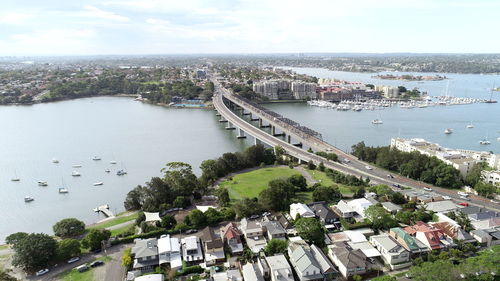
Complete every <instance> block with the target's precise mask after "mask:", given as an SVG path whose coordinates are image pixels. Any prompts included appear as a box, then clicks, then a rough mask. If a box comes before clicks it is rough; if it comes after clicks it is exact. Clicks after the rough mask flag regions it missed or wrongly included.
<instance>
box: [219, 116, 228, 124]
mask: <svg viewBox="0 0 500 281" xmlns="http://www.w3.org/2000/svg"><path fill="white" fill-rule="evenodd" d="M219 122H221V123H225V122H227V120H226V119H225V118H224V116H221V117H220V120H219Z"/></svg>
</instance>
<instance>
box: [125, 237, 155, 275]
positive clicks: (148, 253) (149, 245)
mask: <svg viewBox="0 0 500 281" xmlns="http://www.w3.org/2000/svg"><path fill="white" fill-rule="evenodd" d="M131 253H132V256H133V257H134V263H133V265H132V268H133V269H134V270H138V271H141V272H150V271H153V270H154V269H155V267H157V266H158V265H159V259H158V240H157V239H156V238H150V239H139V240H136V241H135V245H134V247H132V251H131Z"/></svg>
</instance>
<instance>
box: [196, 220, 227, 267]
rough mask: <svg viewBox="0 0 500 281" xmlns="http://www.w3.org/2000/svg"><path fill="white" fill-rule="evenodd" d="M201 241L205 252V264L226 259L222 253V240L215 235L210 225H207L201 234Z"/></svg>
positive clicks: (209, 264)
mask: <svg viewBox="0 0 500 281" xmlns="http://www.w3.org/2000/svg"><path fill="white" fill-rule="evenodd" d="M201 239H202V241H203V252H204V253H205V262H206V264H207V266H212V265H215V264H218V263H221V262H224V261H225V260H226V256H225V255H224V242H222V239H221V238H220V237H219V236H217V235H215V232H214V230H213V228H212V227H210V226H207V227H205V228H204V229H203V231H202V234H201Z"/></svg>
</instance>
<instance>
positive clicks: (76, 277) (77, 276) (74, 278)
mask: <svg viewBox="0 0 500 281" xmlns="http://www.w3.org/2000/svg"><path fill="white" fill-rule="evenodd" d="M97 260H101V261H104V262H109V261H111V257H108V256H106V257H100V258H97ZM104 266H106V265H104ZM59 280H63V281H95V279H94V270H93V268H91V267H90V266H89V270H87V271H84V272H78V270H76V269H71V270H68V271H65V272H63V273H61V274H60V275H59Z"/></svg>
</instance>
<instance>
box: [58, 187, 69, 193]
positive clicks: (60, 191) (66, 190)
mask: <svg viewBox="0 0 500 281" xmlns="http://www.w3.org/2000/svg"><path fill="white" fill-rule="evenodd" d="M68 192H69V190H68V189H67V188H66V187H59V193H61V194H63V193H68Z"/></svg>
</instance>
